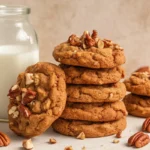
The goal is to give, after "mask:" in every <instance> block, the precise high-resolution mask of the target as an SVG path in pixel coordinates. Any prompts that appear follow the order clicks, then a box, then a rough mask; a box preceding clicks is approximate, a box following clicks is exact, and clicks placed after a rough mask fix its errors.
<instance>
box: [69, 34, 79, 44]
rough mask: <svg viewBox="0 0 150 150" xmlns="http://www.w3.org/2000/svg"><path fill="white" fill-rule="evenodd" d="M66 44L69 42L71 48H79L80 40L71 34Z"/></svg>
mask: <svg viewBox="0 0 150 150" xmlns="http://www.w3.org/2000/svg"><path fill="white" fill-rule="evenodd" d="M68 42H69V43H70V45H72V46H81V41H80V38H79V37H77V36H76V35H75V34H72V35H71V36H70V37H69V39H68Z"/></svg>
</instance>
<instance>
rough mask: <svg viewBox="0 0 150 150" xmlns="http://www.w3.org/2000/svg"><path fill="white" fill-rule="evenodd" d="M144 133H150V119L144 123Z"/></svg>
mask: <svg viewBox="0 0 150 150" xmlns="http://www.w3.org/2000/svg"><path fill="white" fill-rule="evenodd" d="M142 131H147V132H150V117H148V118H146V119H145V121H144V122H143V125H142Z"/></svg>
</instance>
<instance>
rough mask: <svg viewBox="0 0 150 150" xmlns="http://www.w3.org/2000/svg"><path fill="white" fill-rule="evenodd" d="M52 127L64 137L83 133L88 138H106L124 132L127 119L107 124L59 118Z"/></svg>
mask: <svg viewBox="0 0 150 150" xmlns="http://www.w3.org/2000/svg"><path fill="white" fill-rule="evenodd" d="M52 127H53V129H54V130H55V131H57V132H59V133H61V134H64V135H70V136H75V137H77V136H78V135H79V134H80V133H81V132H83V133H84V134H85V137H86V138H95V137H104V136H109V135H112V134H117V133H118V132H120V131H123V130H124V129H125V128H126V117H123V118H121V119H120V120H117V121H112V122H105V123H93V122H88V121H75V120H65V119H62V118H59V119H57V120H56V121H55V122H54V123H53V124H52Z"/></svg>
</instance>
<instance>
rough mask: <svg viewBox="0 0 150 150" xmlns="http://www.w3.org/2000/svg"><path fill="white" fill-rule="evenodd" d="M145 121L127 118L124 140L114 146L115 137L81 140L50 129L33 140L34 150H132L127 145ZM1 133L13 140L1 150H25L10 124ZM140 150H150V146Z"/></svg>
mask: <svg viewBox="0 0 150 150" xmlns="http://www.w3.org/2000/svg"><path fill="white" fill-rule="evenodd" d="M144 120H145V119H143V118H136V117H131V116H128V117H127V128H126V129H125V130H124V132H123V133H122V138H119V139H118V140H119V143H117V144H114V143H113V140H114V139H117V138H115V135H113V136H108V137H103V138H86V139H84V140H79V139H76V138H74V137H69V136H64V135H61V134H58V133H56V132H54V131H53V130H52V128H50V129H48V130H47V131H46V132H45V133H43V134H42V135H40V136H38V137H35V138H33V139H32V141H33V144H34V150H64V148H65V147H66V146H72V147H73V150H82V147H83V146H85V147H86V150H131V149H134V150H135V148H133V147H129V146H128V145H127V140H128V138H129V137H130V136H131V135H133V134H134V133H135V132H138V131H139V130H141V126H142V123H143V121H144ZM0 131H2V132H4V133H6V134H7V135H9V136H10V138H11V143H10V145H9V146H7V147H0V150H24V149H23V148H22V140H23V139H24V138H23V137H19V136H16V135H15V134H14V133H13V132H12V131H11V130H10V129H9V127H8V123H0ZM149 135H150V134H149ZM50 138H55V139H56V140H57V143H56V144H53V145H52V144H49V143H48V141H49V139H50ZM140 150H150V144H148V145H146V146H145V147H143V148H140Z"/></svg>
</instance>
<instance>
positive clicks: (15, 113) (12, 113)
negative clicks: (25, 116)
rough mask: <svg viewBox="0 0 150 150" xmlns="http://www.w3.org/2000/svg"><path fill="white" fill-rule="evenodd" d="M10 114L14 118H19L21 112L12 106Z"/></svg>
mask: <svg viewBox="0 0 150 150" xmlns="http://www.w3.org/2000/svg"><path fill="white" fill-rule="evenodd" d="M8 114H9V115H12V118H17V117H18V116H19V112H18V111H17V107H16V106H12V107H11V108H10V109H9V111H8Z"/></svg>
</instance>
